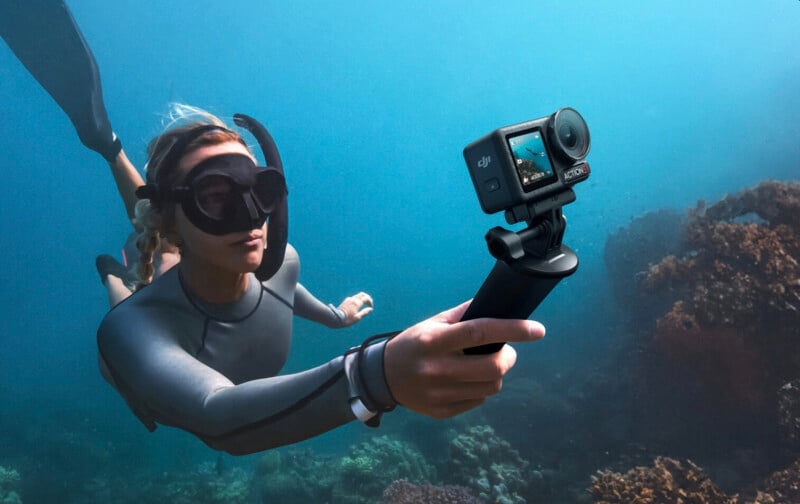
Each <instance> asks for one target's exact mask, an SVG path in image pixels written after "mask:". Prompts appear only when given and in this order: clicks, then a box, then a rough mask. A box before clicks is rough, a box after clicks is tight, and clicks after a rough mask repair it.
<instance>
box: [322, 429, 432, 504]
mask: <svg viewBox="0 0 800 504" xmlns="http://www.w3.org/2000/svg"><path fill="white" fill-rule="evenodd" d="M338 473H339V477H338V479H337V481H336V482H335V484H334V486H333V501H334V502H337V503H342V504H366V503H371V502H375V501H376V500H378V499H379V498H380V496H381V495H382V493H383V491H384V489H385V488H386V487H387V486H389V485H390V484H391V482H392V481H395V480H399V479H406V480H409V481H412V482H415V483H428V482H430V481H432V480H433V479H434V478H435V471H434V468H433V466H431V465H429V464H428V462H427V461H426V460H425V458H424V457H423V456H422V454H421V453H420V452H419V450H417V449H416V448H414V447H413V446H412V445H410V444H409V443H407V442H405V441H401V440H399V439H396V438H393V437H390V436H375V437H373V438H370V439H369V440H368V441H365V442H363V443H360V444H358V445H355V446H353V447H352V448H351V449H350V451H349V453H348V454H347V455H346V456H345V457H342V459H341V460H340V461H339V464H338Z"/></svg>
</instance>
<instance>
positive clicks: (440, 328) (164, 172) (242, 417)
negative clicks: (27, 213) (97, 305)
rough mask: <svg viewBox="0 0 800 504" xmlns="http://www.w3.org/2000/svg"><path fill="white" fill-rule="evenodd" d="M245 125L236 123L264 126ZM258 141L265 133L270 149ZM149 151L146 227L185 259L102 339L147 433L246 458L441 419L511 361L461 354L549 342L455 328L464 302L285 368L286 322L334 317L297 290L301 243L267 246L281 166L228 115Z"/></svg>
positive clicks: (519, 329) (486, 325) (465, 406)
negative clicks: (406, 420) (309, 363)
mask: <svg viewBox="0 0 800 504" xmlns="http://www.w3.org/2000/svg"><path fill="white" fill-rule="evenodd" d="M247 121H252V119H250V118H247V117H246V116H237V122H242V123H243V124H245V125H246V126H247V127H248V128H249V129H251V131H254V133H255V132H256V131H258V130H257V128H258V124H257V123H255V121H252V122H249V123H248V122H247ZM264 133H265V130H264V131H263V132H262V133H261V136H260V137H259V135H258V134H256V136H257V138H258V139H259V143H260V144H261V145H262V147H263V146H264V145H265V144H268V141H265V140H264V137H263V134H264ZM267 136H268V135H267ZM151 146H152V148H151V149H150V150H151V152H150V156H149V161H148V164H147V181H148V184H147V185H145V186H144V187H143V188H142V189H140V190H139V192H138V194H139V195H140V197H142V198H144V199H145V200H146V201H148V202H149V204H147V205H146V207H147V208H146V209H144V210H143V211H142V212H140V215H139V220H140V225H142V227H143V231H142V234H143V235H144V236H145V237H147V236H150V237H153V238H156V237H163V238H166V239H167V240H169V241H170V242H172V243H175V244H179V247H180V250H181V261H180V262H179V264H178V265H177V266H176V267H174V268H172V269H171V270H169V271H167V272H166V273H165V274H164V275H162V276H161V277H159V278H157V279H156V280H154V281H153V282H152V283H151V284H150V285H148V286H147V287H145V288H142V289H140V290H139V291H138V292H137V293H135V294H134V295H132V296H130V297H129V298H128V299H126V300H125V301H124V302H122V303H120V304H119V305H117V306H116V307H115V308H114V309H112V310H111V311H110V312H109V313H108V314H107V315H106V317H105V318H104V320H103V322H102V323H101V325H100V328H99V330H98V336H97V340H98V347H99V350H100V361H101V369H102V372H103V375H104V376H105V377H106V379H107V380H108V381H109V382H110V383H111V384H112V385H114V386H115V387H116V389H117V390H118V391H119V393H120V394H121V395H122V396H123V397H124V398H125V400H126V401H127V402H128V404H129V406H130V407H131V409H132V410H133V411H134V412H135V413H136V414H137V416H138V417H139V418H140V419H141V420H142V421H143V422H144V423H145V425H147V426H148V427H149V428H150V429H154V428H155V423H156V422H157V423H160V424H164V425H170V426H175V427H179V428H181V429H184V430H187V431H189V432H192V433H193V434H195V435H196V436H198V437H199V438H200V439H202V440H203V441H205V442H206V443H207V444H208V445H209V446H211V447H213V448H216V449H221V450H225V451H227V452H229V453H233V454H245V453H252V452H255V451H259V450H264V449H268V448H271V447H275V446H280V445H284V444H288V443H293V442H297V441H300V440H303V439H307V438H309V437H312V436H315V435H318V434H320V433H322V432H325V431H328V430H330V429H332V428H334V427H337V426H339V425H342V424H344V423H347V422H350V421H352V420H354V419H356V418H358V419H359V420H361V421H364V422H368V423H370V424H375V423H377V422H376V421H377V419H378V418H379V417H380V414H381V413H383V412H386V411H389V410H391V409H393V408H394V407H395V406H396V405H398V404H399V405H402V406H405V407H407V408H408V409H411V410H413V411H416V412H418V413H422V414H426V415H429V416H432V417H435V418H446V417H450V416H453V415H456V414H458V413H461V412H463V411H466V410H469V409H472V408H474V407H476V406H478V405H480V404H481V403H482V402H483V401H484V400H485V399H486V397H488V396H489V395H491V394H494V393H496V392H497V391H499V390H500V387H501V384H502V378H503V376H504V375H505V373H506V372H507V371H508V370H509V369H510V368H511V366H513V364H514V362H515V359H516V353H515V352H514V350H513V349H512V348H511V347H510V346H508V345H506V346H504V347H503V349H502V350H501V351H500V352H497V353H495V354H489V355H464V354H463V352H462V349H463V348H465V347H471V346H477V345H482V344H486V343H492V342H500V341H529V340H535V339H539V338H541V337H542V336H543V335H544V328H543V327H542V326H541V325H540V324H538V323H536V322H529V321H522V320H513V321H509V320H492V319H482V320H473V321H467V322H458V320H459V319H460V318H461V315H462V314H463V312H464V310H465V309H466V307H467V304H466V303H465V304H463V305H461V306H459V307H457V308H454V309H451V310H449V311H447V312H444V313H441V314H439V315H437V316H435V317H433V318H431V319H428V320H426V321H424V322H421V323H419V324H417V325H415V326H413V327H411V328H409V329H407V330H405V331H403V332H401V333H399V334H398V335H396V336H394V337H393V338H390V339H384V340H381V341H378V342H370V341H367V342H365V344H364V345H362V346H361V347H359V348H357V349H352V350H351V351H348V352H347V353H345V354H344V355H342V356H338V357H336V358H334V359H332V360H331V361H329V362H327V363H325V364H322V365H320V366H318V367H316V368H313V369H310V370H307V371H303V372H300V373H296V374H291V375H278V373H279V372H280V370H281V368H282V367H283V365H284V363H285V362H286V359H287V356H288V352H289V344H290V340H291V330H292V317H293V316H294V315H295V314H297V315H299V316H302V317H306V318H310V319H312V320H318V321H320V322H323V323H325V321H324V320H323V317H329V318H330V317H334V318H335V314H334V312H333V311H332V310H330V309H329V307H327V306H325V305H323V304H322V303H320V302H319V301H317V300H316V299H315V298H313V296H311V295H310V294H308V292H307V291H306V290H305V289H303V288H302V286H300V285H299V284H298V282H297V281H298V273H299V260H298V256H297V253H296V252H295V250H294V249H293V248H292V247H291V246H287V245H285V242H283V245H284V246H285V255H284V254H281V253H280V252H281V251H280V250H278V249H279V248H280V247H281V239H280V238H275V239H273V238H272V232H273V230H270V229H269V228H270V227H271V226H272V225H273V220H272V219H274V218H275V215H276V214H277V215H279V213H280V210H279V209H280V207H281V205H282V204H285V186H284V185H283V177H282V174H281V173H280V171H281V170H280V167H279V166H278V167H277V168H278V169H277V170H276V169H275V167H274V166H271V167H268V168H262V167H258V166H256V163H255V158H254V157H253V155H252V154H251V153H250V152H249V150H248V148H247V146H246V145H245V143H244V141H243V140H242V138H241V137H240V136H239V135H238V134H237V133H236V132H234V131H232V130H230V129H228V128H227V127H225V126H223V125H222V124H221V122H219V121H218V120H210V121H209V120H206V121H202V122H194V123H190V124H187V125H183V126H180V127H177V128H174V129H172V130H170V131H167V132H165V133H164V134H162V135H161V136H159V137H158V138H156V139H155V140H154V141H153V142H152V143H151ZM268 151H269V148H267V149H265V157H267V158H268V159H269V157H270V155H269V152H268ZM268 164H270V163H268ZM275 164H279V161H277V162H276V163H275ZM267 217H269V219H270V222H269V225H267V224H266V219H267ZM276 225H278V226H280V222H278V223H277V224H276ZM280 234H281V233H280V230H279V232H278V235H280ZM268 238H269V239H268ZM158 239H160V238H156V239H140V243H149V246H148V247H145V248H144V250H143V251H142V252H143V253H142V259H145V260H146V259H147V256H148V249H149V250H150V251H152V250H153V249H154V248H155V247H157V245H158ZM283 239H285V237H283ZM265 247H266V251H265ZM277 256H282V257H281V258H280V259H281V260H280V262H279V264H276V257H277ZM267 264H269V266H265V265H267ZM265 268H267V269H269V270H271V271H267V272H264V269H265ZM256 273H258V274H259V276H261V278H263V279H264V280H260V279H259V278H257V275H256ZM143 280H144V281H145V283H147V282H148V280H149V279H143ZM329 322H331V323H332V324H331V325H335V322H334V320H333V319H331V320H329Z"/></svg>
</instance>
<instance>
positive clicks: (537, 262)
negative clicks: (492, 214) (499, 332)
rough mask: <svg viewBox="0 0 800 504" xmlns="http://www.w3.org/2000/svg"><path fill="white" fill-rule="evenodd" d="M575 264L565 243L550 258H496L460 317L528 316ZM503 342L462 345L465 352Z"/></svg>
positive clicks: (479, 351) (492, 349) (486, 349)
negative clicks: (507, 259)
mask: <svg viewBox="0 0 800 504" xmlns="http://www.w3.org/2000/svg"><path fill="white" fill-rule="evenodd" d="M577 268H578V257H577V256H576V255H575V253H574V252H573V251H572V250H571V249H570V248H569V247H566V246H562V247H561V250H559V253H558V254H557V255H556V256H554V257H551V258H549V260H543V259H532V258H530V257H523V258H522V259H519V260H516V261H513V262H512V264H511V265H509V264H508V263H507V262H505V261H503V260H498V261H497V262H496V263H495V265H494V268H492V271H491V273H489V276H488V277H486V280H484V282H483V285H481V288H480V289H478V292H477V294H475V298H474V299H473V300H472V303H471V304H470V305H469V308H467V311H466V312H465V313H464V316H463V317H461V320H472V319H477V318H499V319H527V318H528V317H530V316H531V314H532V313H533V311H534V310H535V309H536V307H537V306H539V304H540V303H541V302H542V301H543V300H544V298H546V297H547V295H548V294H550V291H551V290H553V288H554V287H555V286H556V285H557V284H558V282H559V281H561V279H562V278H564V277H566V276H569V275H571V274H572V273H573V272H574V271H575V270H576V269H577ZM504 344H505V343H489V344H486V345H480V346H476V347H470V348H465V349H464V353H465V354H468V355H477V354H489V353H494V352H497V351H499V350H500V349H501V348H502V347H503V345H504Z"/></svg>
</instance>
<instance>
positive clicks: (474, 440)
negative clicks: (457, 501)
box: [450, 425, 542, 504]
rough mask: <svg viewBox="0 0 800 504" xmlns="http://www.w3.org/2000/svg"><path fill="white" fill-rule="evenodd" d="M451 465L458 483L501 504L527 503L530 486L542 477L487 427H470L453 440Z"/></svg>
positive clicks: (452, 473) (451, 471) (483, 497)
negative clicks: (526, 496)
mask: <svg viewBox="0 0 800 504" xmlns="http://www.w3.org/2000/svg"><path fill="white" fill-rule="evenodd" d="M450 464H451V468H450V474H451V475H452V477H453V478H454V481H455V482H456V483H458V484H461V485H464V486H466V487H468V488H471V489H474V490H475V491H477V492H478V495H479V496H480V497H481V498H482V499H486V500H488V501H489V502H496V503H499V504H516V503H523V502H526V500H525V498H524V496H525V495H526V494H527V493H528V492H529V491H530V488H529V486H530V484H531V483H532V482H534V481H540V480H541V479H542V476H541V473H538V472H537V471H530V470H529V469H528V466H529V465H530V464H529V463H528V461H527V460H524V459H523V458H522V457H520V455H519V453H518V452H517V451H516V450H514V449H513V448H512V447H511V445H509V443H508V442H507V441H506V440H504V439H502V438H500V437H499V436H498V435H497V434H495V432H494V429H492V428H491V427H490V426H488V425H478V426H474V427H470V428H469V429H468V430H467V432H463V433H461V434H458V435H457V436H455V437H454V438H453V440H452V441H451V442H450ZM537 476H538V477H537Z"/></svg>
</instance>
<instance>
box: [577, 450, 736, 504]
mask: <svg viewBox="0 0 800 504" xmlns="http://www.w3.org/2000/svg"><path fill="white" fill-rule="evenodd" d="M589 492H590V493H591V494H592V497H593V498H594V502H595V503H598V504H615V503H619V504H672V503H674V504H679V503H680V504H732V503H733V502H735V501H733V500H731V499H732V498H731V497H729V496H727V495H726V494H725V493H724V492H722V491H721V490H720V489H719V488H717V486H716V485H715V484H714V483H713V482H712V481H711V480H710V479H709V478H708V477H707V476H706V475H705V474H704V473H703V471H702V470H701V469H700V468H699V467H697V466H696V465H695V464H693V463H692V462H691V461H686V466H684V465H683V464H681V463H680V462H679V461H677V460H674V459H671V458H666V457H658V458H656V459H655V460H654V461H653V466H652V467H636V468H634V469H631V470H630V471H628V472H627V473H625V474H621V473H615V472H611V471H598V472H597V474H596V475H595V476H592V486H591V487H590V488H589Z"/></svg>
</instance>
